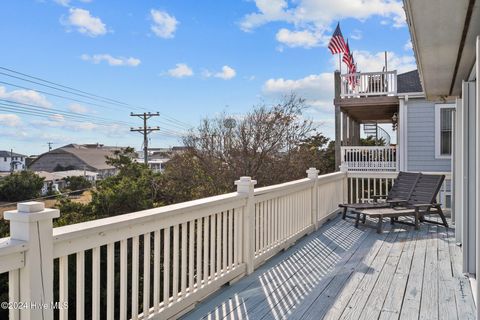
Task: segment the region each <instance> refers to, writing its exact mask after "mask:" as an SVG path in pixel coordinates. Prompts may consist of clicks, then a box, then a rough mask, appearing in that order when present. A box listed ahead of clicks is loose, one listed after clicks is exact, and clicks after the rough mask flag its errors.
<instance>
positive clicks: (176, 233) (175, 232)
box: [172, 224, 180, 303]
mask: <svg viewBox="0 0 480 320" xmlns="http://www.w3.org/2000/svg"><path fill="white" fill-rule="evenodd" d="M179 228H180V226H179V225H178V224H176V225H174V226H173V255H172V259H173V265H172V269H173V277H172V288H173V293H172V299H173V303H175V302H176V301H177V300H178V283H179V281H178V271H179V270H178V269H179V268H178V267H179V263H178V262H179V260H180V256H179V252H178V251H179V239H178V237H179Z"/></svg>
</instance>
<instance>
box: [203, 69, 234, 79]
mask: <svg viewBox="0 0 480 320" xmlns="http://www.w3.org/2000/svg"><path fill="white" fill-rule="evenodd" d="M203 75H204V76H205V77H207V78H209V77H215V78H220V79H223V80H230V79H233V78H235V76H236V75H237V72H236V71H235V69H233V68H232V67H229V66H223V67H222V71H220V72H211V71H208V70H205V71H204V72H203Z"/></svg>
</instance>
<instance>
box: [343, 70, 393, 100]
mask: <svg viewBox="0 0 480 320" xmlns="http://www.w3.org/2000/svg"><path fill="white" fill-rule="evenodd" d="M340 81H341V91H340V97H341V98H353V97H368V96H389V95H390V96H394V95H396V94H397V71H396V70H395V71H387V72H385V71H381V72H357V73H349V74H342V75H341V77H340Z"/></svg>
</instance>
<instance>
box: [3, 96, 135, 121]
mask: <svg viewBox="0 0 480 320" xmlns="http://www.w3.org/2000/svg"><path fill="white" fill-rule="evenodd" d="M0 101H3V102H5V103H7V104H8V105H9V106H11V107H17V105H20V106H22V107H27V108H30V109H32V108H33V109H36V110H38V111H40V112H46V113H50V114H51V115H55V114H61V115H63V116H70V117H74V118H75V119H77V118H82V119H85V120H91V119H96V120H100V121H103V122H111V123H116V124H121V125H131V123H129V122H125V121H121V120H111V119H108V118H103V117H97V116H92V115H85V114H79V113H76V112H70V111H65V110H61V109H56V108H48V109H46V108H44V107H41V106H38V105H34V104H30V103H23V102H17V101H13V100H8V99H0ZM22 109H23V108H22Z"/></svg>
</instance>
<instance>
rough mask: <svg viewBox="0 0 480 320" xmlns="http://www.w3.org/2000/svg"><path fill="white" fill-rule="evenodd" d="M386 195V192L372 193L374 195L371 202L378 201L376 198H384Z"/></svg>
mask: <svg viewBox="0 0 480 320" xmlns="http://www.w3.org/2000/svg"><path fill="white" fill-rule="evenodd" d="M386 197H387V195H386V194H374V195H373V196H372V200H373V202H378V199H380V198H386Z"/></svg>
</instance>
